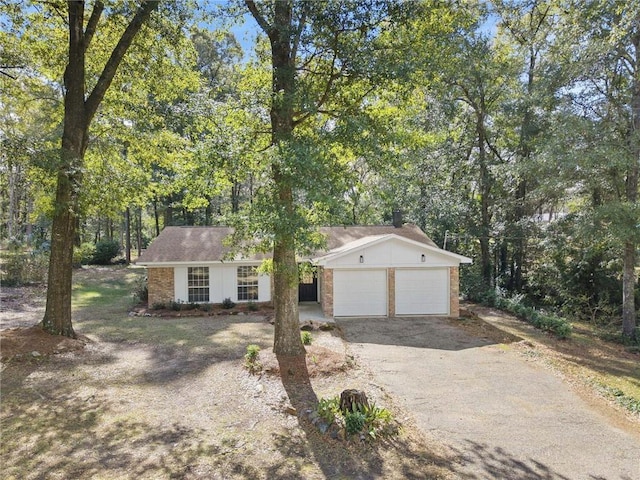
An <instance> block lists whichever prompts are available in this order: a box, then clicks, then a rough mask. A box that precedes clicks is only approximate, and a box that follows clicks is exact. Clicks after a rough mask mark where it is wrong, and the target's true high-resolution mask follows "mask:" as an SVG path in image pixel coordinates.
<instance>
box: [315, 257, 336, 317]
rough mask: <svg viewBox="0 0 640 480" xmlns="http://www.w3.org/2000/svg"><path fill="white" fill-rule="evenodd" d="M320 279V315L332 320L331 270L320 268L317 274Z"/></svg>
mask: <svg viewBox="0 0 640 480" xmlns="http://www.w3.org/2000/svg"><path fill="white" fill-rule="evenodd" d="M318 277H319V278H320V281H321V283H320V306H321V307H322V313H324V316H325V317H327V318H333V269H332V268H321V269H320V271H319V272H318Z"/></svg>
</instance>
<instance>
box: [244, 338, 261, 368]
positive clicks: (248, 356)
mask: <svg viewBox="0 0 640 480" xmlns="http://www.w3.org/2000/svg"><path fill="white" fill-rule="evenodd" d="M244 366H245V367H246V368H247V370H249V372H250V373H256V372H259V371H260V370H262V364H261V363H260V347H259V346H258V345H254V344H251V345H247V353H245V354H244Z"/></svg>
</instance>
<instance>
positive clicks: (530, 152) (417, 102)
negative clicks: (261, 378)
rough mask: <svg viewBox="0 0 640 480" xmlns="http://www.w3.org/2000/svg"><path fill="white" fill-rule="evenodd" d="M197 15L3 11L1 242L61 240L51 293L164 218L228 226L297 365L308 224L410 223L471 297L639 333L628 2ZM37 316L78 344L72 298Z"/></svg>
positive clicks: (500, 0)
mask: <svg viewBox="0 0 640 480" xmlns="http://www.w3.org/2000/svg"><path fill="white" fill-rule="evenodd" d="M205 10H206V11H202V8H200V7H198V5H197V4H196V3H191V2H189V1H185V2H177V3H170V4H165V3H162V2H160V3H158V2H152V1H133V0H110V1H88V0H87V1H85V2H80V1H78V2H58V1H53V2H28V1H19V0H10V1H5V2H2V3H1V4H0V22H2V27H3V28H2V29H1V30H0V40H1V41H0V45H2V47H1V49H0V89H1V91H2V95H1V96H0V104H1V105H2V109H1V110H0V118H1V119H2V122H1V126H0V142H2V149H1V150H0V158H1V159H2V163H1V165H0V184H1V186H2V188H0V192H1V193H0V202H1V203H2V209H0V211H1V212H2V219H1V220H2V229H1V231H0V237H1V239H2V241H3V242H4V243H5V244H7V243H9V242H13V243H18V244H20V243H22V244H25V245H30V246H32V247H38V246H41V245H42V244H50V245H51V267H50V270H49V275H50V280H49V290H50V295H51V296H52V299H53V298H57V299H59V298H63V299H64V302H66V303H65V305H70V303H69V302H70V296H69V295H70V278H71V268H72V264H73V263H74V261H73V248H74V247H73V246H74V245H75V248H76V251H80V250H81V248H79V247H80V245H82V244H85V243H95V242H96V241H97V240H99V239H101V238H115V239H116V240H118V241H121V242H122V243H123V245H128V247H129V248H128V249H130V248H131V244H132V242H131V238H130V237H131V236H132V229H133V231H134V233H133V236H134V237H135V238H133V243H134V244H135V245H136V246H137V248H138V250H140V249H141V248H144V246H146V244H147V243H148V242H149V241H150V240H151V239H152V238H154V237H155V236H156V235H157V234H158V233H159V231H160V230H161V229H162V228H163V227H164V226H167V225H180V224H184V225H216V224H225V225H232V226H234V227H235V231H236V235H237V244H242V245H246V244H247V242H245V241H244V240H246V239H250V240H251V243H252V245H253V246H254V247H255V248H258V249H262V250H273V252H274V264H273V275H274V281H275V289H276V290H275V291H276V295H275V296H274V298H275V307H276V319H277V323H276V344H275V349H276V352H277V353H279V354H286V355H296V354H299V353H301V352H302V346H301V343H300V338H299V335H298V333H297V296H296V295H297V294H296V289H295V285H296V282H297V275H298V267H297V264H296V252H300V251H304V250H305V249H309V248H312V247H313V246H316V245H318V244H319V243H321V242H322V238H321V237H320V236H319V235H317V227H318V226H321V225H338V224H367V223H369V224H378V223H383V222H385V221H388V220H389V217H390V215H391V212H392V211H393V210H395V209H402V210H403V212H404V214H405V218H406V219H407V220H408V221H411V222H414V223H416V224H417V225H419V226H420V228H422V229H423V230H425V232H426V233H427V234H429V235H430V236H431V237H432V238H433V239H434V241H436V243H437V244H438V245H440V246H443V247H445V248H447V249H450V250H454V251H456V252H458V253H461V254H464V255H468V256H471V257H473V258H474V259H475V262H474V264H473V265H472V266H470V267H466V268H465V269H463V271H462V272H461V281H462V290H463V293H464V295H465V296H466V297H467V298H469V299H472V300H476V301H484V302H489V303H491V302H494V301H495V299H496V298H497V297H508V298H516V299H518V301H520V302H523V303H525V304H527V305H530V306H534V307H536V308H542V309H547V310H550V311H553V312H555V313H556V314H558V315H564V316H567V317H568V318H569V319H570V320H571V319H572V318H573V319H589V321H592V322H595V323H597V324H599V325H601V326H605V325H609V324H615V325H616V328H617V329H618V331H619V332H620V333H621V334H622V336H623V337H624V338H626V339H632V338H634V337H636V338H637V335H638V334H637V328H636V325H637V321H636V316H637V314H636V306H635V297H636V295H637V282H636V277H637V275H636V270H635V269H636V266H637V248H638V239H639V236H640V234H639V231H638V225H640V218H639V214H638V212H639V208H638V162H639V161H640V137H639V135H638V131H639V130H640V80H639V79H640V77H639V73H638V71H639V70H638V65H639V59H640V53H639V51H638V49H639V47H640V33H639V31H638V19H639V18H640V11H639V10H638V6H637V5H636V4H635V3H629V2H623V1H618V0H593V1H589V2H574V1H572V0H562V1H560V0H494V1H492V2H478V3H477V4H473V3H464V2H460V3H458V2H437V1H430V0H421V1H418V2H390V1H384V0H326V1H319V2H305V1H293V0H291V1H285V0H272V1H265V2H254V1H251V0H242V1H241V0H237V1H231V2H228V3H225V4H220V5H215V6H212V5H207V9H205ZM203 15H204V16H203ZM234 21H235V22H237V23H240V24H244V27H241V28H240V30H242V29H244V30H247V31H251V32H253V33H254V34H255V41H254V42H253V43H248V42H247V41H245V40H243V39H241V38H236V37H234V35H233V34H232V33H231V32H232V31H236V32H237V31H238V28H236V29H230V28H229V25H230V24H232V23H233V22H234ZM56 189H57V191H58V193H57V194H56V195H52V192H53V191H55V190H56ZM125 219H126V221H125ZM125 225H126V226H125ZM121 237H122V239H121ZM125 237H126V239H127V241H125ZM127 258H129V257H127ZM51 275H53V277H51ZM55 279H63V281H57V280H55ZM55 285H63V287H61V288H63V290H57V288H58V287H55ZM50 302H51V304H52V305H53V304H54V302H53V300H51V301H50ZM45 318H46V319H47V321H46V322H45V325H47V324H48V323H47V322H49V319H52V320H51V321H52V322H53V321H54V320H53V319H54V318H55V319H61V318H64V321H62V324H65V325H67V326H66V327H60V328H58V327H56V328H52V327H47V329H48V330H50V331H55V332H56V333H62V334H68V335H72V334H73V330H72V328H71V311H70V306H69V307H64V308H62V309H60V308H58V310H57V311H55V312H54V311H49V310H48V312H47V314H46V315H45ZM55 322H58V320H55ZM55 322H54V323H55Z"/></svg>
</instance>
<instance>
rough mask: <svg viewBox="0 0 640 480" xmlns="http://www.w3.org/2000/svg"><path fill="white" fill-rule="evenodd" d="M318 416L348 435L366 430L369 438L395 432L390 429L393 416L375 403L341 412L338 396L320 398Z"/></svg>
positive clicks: (317, 409) (395, 431)
mask: <svg viewBox="0 0 640 480" xmlns="http://www.w3.org/2000/svg"><path fill="white" fill-rule="evenodd" d="M316 412H317V414H318V416H319V417H320V418H321V419H322V420H323V421H324V422H325V423H326V424H327V425H332V424H334V423H335V424H336V425H338V426H340V427H342V428H344V431H345V432H346V433H347V434H348V435H353V434H356V433H359V432H366V435H367V436H368V438H369V439H376V438H377V437H378V436H390V435H393V434H394V433H397V429H395V430H394V429H392V428H390V427H391V423H392V421H393V416H392V415H391V412H390V411H389V410H387V409H386V408H381V407H377V406H376V405H375V404H371V405H368V406H367V405H365V406H362V407H361V408H358V407H356V408H355V409H354V410H353V411H348V412H343V411H342V410H341V409H340V397H339V396H334V397H331V398H320V399H319V400H318V406H317V407H316Z"/></svg>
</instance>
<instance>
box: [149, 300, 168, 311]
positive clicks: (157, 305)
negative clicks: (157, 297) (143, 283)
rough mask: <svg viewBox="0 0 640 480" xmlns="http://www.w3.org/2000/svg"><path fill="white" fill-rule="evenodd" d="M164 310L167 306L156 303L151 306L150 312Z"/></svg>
mask: <svg viewBox="0 0 640 480" xmlns="http://www.w3.org/2000/svg"><path fill="white" fill-rule="evenodd" d="M165 308H167V306H166V305H165V304H164V303H162V302H156V303H154V304H153V305H151V309H152V310H164V309H165Z"/></svg>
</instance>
